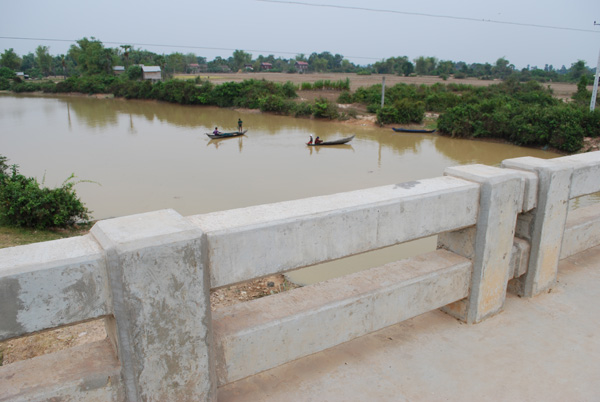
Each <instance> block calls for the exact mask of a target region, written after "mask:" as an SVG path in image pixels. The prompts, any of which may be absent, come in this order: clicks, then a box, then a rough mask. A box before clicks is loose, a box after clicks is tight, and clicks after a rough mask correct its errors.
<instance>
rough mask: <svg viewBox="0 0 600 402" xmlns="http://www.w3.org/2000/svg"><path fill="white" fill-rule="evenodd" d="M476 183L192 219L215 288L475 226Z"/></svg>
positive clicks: (433, 182)
mask: <svg viewBox="0 0 600 402" xmlns="http://www.w3.org/2000/svg"><path fill="white" fill-rule="evenodd" d="M478 193H479V186H478V185H476V184H474V183H470V182H468V181H466V180H461V179H457V178H453V177H439V178H435V179H427V180H420V181H414V182H407V183H401V184H396V185H391V186H382V187H377V188H371V189H367V190H359V191H351V192H347V193H341V194H333V195H330V196H323V197H313V198H307V199H303V200H295V201H288V202H280V203H276V204H270V205H260V206H256V207H248V208H240V209H236V210H231V211H222V212H215V213H209V214H205V215H195V216H191V217H190V218H189V219H190V221H191V222H192V223H194V224H196V225H198V227H199V228H201V229H202V231H203V232H205V233H206V235H207V242H208V250H209V251H208V264H209V269H210V273H211V284H212V287H222V286H226V285H230V284H232V283H236V282H243V281H247V280H250V279H253V278H256V277H260V276H266V275H271V274H275V273H279V272H285V271H289V270H292V269H296V268H300V267H305V266H309V265H314V264H318V263H321V262H325V261H330V260H334V259H337V258H342V257H347V256H350V255H353V254H358V253H363V252H366V251H371V250H376V249H379V248H382V247H386V246H391V245H395V244H399V243H403V242H407V241H410V240H415V239H419V238H422V237H428V236H432V235H435V234H438V233H441V232H444V231H447V230H454V229H458V228H463V227H468V226H472V225H474V224H475V220H476V217H477V208H478V206H477V199H478Z"/></svg>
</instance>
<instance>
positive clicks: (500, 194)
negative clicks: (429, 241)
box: [438, 165, 531, 323]
mask: <svg viewBox="0 0 600 402" xmlns="http://www.w3.org/2000/svg"><path fill="white" fill-rule="evenodd" d="M444 174H445V175H450V176H454V177H459V178H461V179H465V180H471V181H474V182H476V183H479V184H480V186H481V190H480V195H479V211H478V214H477V224H476V225H475V228H469V229H466V230H460V231H452V232H447V233H442V234H440V235H439V236H438V247H442V248H446V249H448V250H450V251H453V252H455V253H457V254H459V255H463V256H465V257H467V258H470V259H472V261H473V275H472V277H471V286H470V293H469V296H468V297H467V298H466V299H464V300H461V301H459V302H457V303H454V304H451V305H449V306H447V307H445V308H444V311H446V312H448V313H449V314H452V315H454V316H456V317H457V318H460V319H461V320H463V321H466V322H468V323H476V322H479V321H481V320H483V319H484V318H486V317H489V316H490V315H493V314H496V313H497V312H499V311H500V310H501V309H502V306H503V305H504V298H505V296H506V288H507V285H508V280H509V278H512V276H513V273H514V268H511V266H510V262H511V253H512V249H513V242H514V235H515V224H516V221H517V213H518V212H521V210H522V208H523V194H524V189H525V179H524V175H522V174H520V173H519V172H517V171H514V170H510V169H500V168H496V167H491V166H485V165H467V166H456V167H452V168H448V169H446V170H445V172H444ZM530 187H531V186H530Z"/></svg>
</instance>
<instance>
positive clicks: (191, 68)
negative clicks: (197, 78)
mask: <svg viewBox="0 0 600 402" xmlns="http://www.w3.org/2000/svg"><path fill="white" fill-rule="evenodd" d="M188 72H189V73H190V74H198V73H199V72H200V64H198V63H191V64H188Z"/></svg>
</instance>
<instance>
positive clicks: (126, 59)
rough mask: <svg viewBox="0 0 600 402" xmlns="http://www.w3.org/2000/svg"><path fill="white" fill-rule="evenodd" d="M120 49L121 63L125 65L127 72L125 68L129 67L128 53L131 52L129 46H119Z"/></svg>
mask: <svg viewBox="0 0 600 402" xmlns="http://www.w3.org/2000/svg"><path fill="white" fill-rule="evenodd" d="M119 47H120V48H121V49H123V61H124V63H123V64H125V66H124V67H125V70H127V67H129V53H130V52H131V45H121V46H119Z"/></svg>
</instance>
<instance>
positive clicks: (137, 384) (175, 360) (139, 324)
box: [91, 210, 216, 402]
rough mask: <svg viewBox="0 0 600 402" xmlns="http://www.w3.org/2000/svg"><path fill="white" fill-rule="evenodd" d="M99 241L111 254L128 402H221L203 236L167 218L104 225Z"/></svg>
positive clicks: (96, 232) (156, 215)
mask: <svg viewBox="0 0 600 402" xmlns="http://www.w3.org/2000/svg"><path fill="white" fill-rule="evenodd" d="M91 233H92V235H93V236H94V237H95V238H96V239H97V240H98V242H99V243H100V245H101V246H102V247H103V248H104V250H105V253H106V260H107V264H106V265H107V270H108V279H109V284H110V287H111V294H112V305H113V311H114V321H113V323H114V324H115V325H113V326H112V327H113V329H114V334H113V336H114V338H115V339H114V342H113V343H116V347H117V353H118V356H119V360H120V362H121V367H122V369H121V373H122V377H123V382H124V384H125V390H126V395H127V399H128V400H129V401H130V402H133V401H183V400H195V401H212V400H216V376H215V369H214V367H215V364H214V354H213V350H212V349H213V347H212V328H211V314H210V300H209V291H210V284H209V280H208V273H207V272H206V271H207V269H206V266H207V265H206V264H205V263H204V261H203V258H204V255H205V253H204V252H203V248H204V240H203V234H202V231H201V230H199V229H198V228H197V227H196V226H194V225H192V224H191V223H189V221H188V220H187V219H185V218H184V217H182V216H180V215H179V214H177V213H176V212H175V211H172V210H164V211H157V212H152V213H146V214H140V215H132V216H126V217H122V218H117V219H109V220H105V221H100V222H98V223H97V224H96V225H95V226H94V227H93V228H92V230H91ZM107 328H108V329H109V330H110V326H107Z"/></svg>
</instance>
